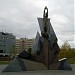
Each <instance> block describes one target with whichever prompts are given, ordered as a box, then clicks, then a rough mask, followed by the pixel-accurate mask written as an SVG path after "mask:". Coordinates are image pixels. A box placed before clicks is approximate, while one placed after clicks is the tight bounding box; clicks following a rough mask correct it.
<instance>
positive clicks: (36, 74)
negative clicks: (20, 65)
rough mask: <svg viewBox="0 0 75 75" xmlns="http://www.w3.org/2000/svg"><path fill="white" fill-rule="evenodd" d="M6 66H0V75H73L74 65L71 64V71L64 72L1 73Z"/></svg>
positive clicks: (74, 74) (74, 73)
mask: <svg viewBox="0 0 75 75" xmlns="http://www.w3.org/2000/svg"><path fill="white" fill-rule="evenodd" d="M6 66H7V65H0V75H75V64H72V65H71V66H72V69H73V71H66V70H65V71H64V70H61V71H59V70H43V71H26V72H5V73H1V71H2V70H3V69H4V68H5V67H6Z"/></svg>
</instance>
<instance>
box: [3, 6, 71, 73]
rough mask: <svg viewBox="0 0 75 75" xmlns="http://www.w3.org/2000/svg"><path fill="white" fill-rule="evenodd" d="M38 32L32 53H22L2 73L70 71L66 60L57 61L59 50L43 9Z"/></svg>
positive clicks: (46, 11) (46, 13) (45, 11)
mask: <svg viewBox="0 0 75 75" xmlns="http://www.w3.org/2000/svg"><path fill="white" fill-rule="evenodd" d="M38 22H39V26H40V31H41V34H39V32H37V35H36V38H35V41H34V43H33V48H32V53H31V54H30V53H28V52H27V51H23V52H22V53H20V54H19V55H18V56H17V57H16V58H15V59H14V60H13V61H12V62H11V63H10V64H9V65H8V66H7V67H6V68H5V69H4V70H3V72H13V71H15V72H16V71H34V70H72V68H71V66H70V64H69V63H68V62H67V59H66V58H62V59H60V60H58V57H57V55H58V53H59V52H60V48H59V46H58V44H57V37H56V35H55V32H54V30H53V28H52V25H51V23H50V18H48V8H47V7H45V8H44V14H43V18H38Z"/></svg>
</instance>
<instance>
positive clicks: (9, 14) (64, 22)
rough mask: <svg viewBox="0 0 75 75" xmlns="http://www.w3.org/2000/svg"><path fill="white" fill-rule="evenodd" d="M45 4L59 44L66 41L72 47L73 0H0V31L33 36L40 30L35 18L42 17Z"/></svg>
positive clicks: (17, 36) (18, 36) (19, 35)
mask: <svg viewBox="0 0 75 75" xmlns="http://www.w3.org/2000/svg"><path fill="white" fill-rule="evenodd" d="M45 6H47V7H48V10H49V13H48V14H49V16H48V17H49V18H50V22H51V24H52V27H53V29H54V31H55V34H56V36H57V38H58V44H59V46H61V45H62V44H63V43H64V42H65V41H68V43H69V44H70V45H71V47H74V46H75V43H74V42H75V40H74V37H75V33H74V28H75V27H74V1H73V0H0V32H2V31H3V32H8V33H13V35H15V36H16V38H24V37H25V36H26V37H27V38H35V36H36V33H37V31H39V32H40V28H39V24H38V20H37V18H42V17H43V11H44V7H45Z"/></svg>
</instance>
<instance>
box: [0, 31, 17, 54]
mask: <svg viewBox="0 0 75 75" xmlns="http://www.w3.org/2000/svg"><path fill="white" fill-rule="evenodd" d="M15 42H16V40H15V36H14V35H13V34H12V33H4V32H0V55H10V53H11V51H12V49H13V48H14V47H15Z"/></svg>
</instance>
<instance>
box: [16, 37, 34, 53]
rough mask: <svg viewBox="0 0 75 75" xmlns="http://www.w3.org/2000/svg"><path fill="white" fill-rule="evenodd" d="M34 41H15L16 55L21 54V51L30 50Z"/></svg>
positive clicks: (21, 39)
mask: <svg viewBox="0 0 75 75" xmlns="http://www.w3.org/2000/svg"><path fill="white" fill-rule="evenodd" d="M33 41H34V39H27V38H20V39H16V51H17V53H20V52H22V51H23V50H28V49H29V48H32V46H33Z"/></svg>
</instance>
